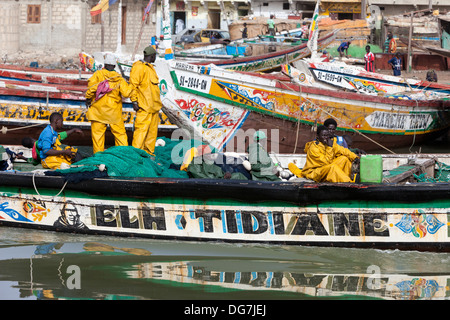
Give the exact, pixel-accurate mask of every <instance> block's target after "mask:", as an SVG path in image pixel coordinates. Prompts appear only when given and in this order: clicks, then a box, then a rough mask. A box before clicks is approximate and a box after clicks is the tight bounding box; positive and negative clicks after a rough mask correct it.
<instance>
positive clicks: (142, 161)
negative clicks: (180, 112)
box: [57, 137, 203, 178]
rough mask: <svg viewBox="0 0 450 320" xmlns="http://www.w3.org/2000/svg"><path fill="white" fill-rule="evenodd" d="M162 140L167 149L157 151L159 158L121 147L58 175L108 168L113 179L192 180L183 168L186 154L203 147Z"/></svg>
mask: <svg viewBox="0 0 450 320" xmlns="http://www.w3.org/2000/svg"><path fill="white" fill-rule="evenodd" d="M159 139H162V140H164V142H165V145H164V146H157V147H155V156H151V155H149V154H148V153H147V152H145V151H143V150H141V149H137V148H134V147H132V146H126V147H125V146H117V147H111V148H108V149H107V150H105V151H103V152H97V153H95V154H94V155H93V156H92V157H88V158H85V159H83V160H81V161H78V162H76V163H74V164H73V166H72V167H71V168H69V169H61V170H57V171H59V172H60V173H62V174H66V173H76V172H88V171H94V170H97V169H98V167H99V166H100V165H102V164H104V165H105V167H106V170H107V173H108V176H110V177H165V178H189V176H188V174H187V173H186V172H185V171H180V170H179V167H180V165H181V163H182V162H183V158H184V155H185V153H186V152H187V151H188V150H189V149H190V148H192V147H197V146H199V145H201V144H203V143H202V142H201V141H198V140H171V139H168V138H165V137H161V138H159Z"/></svg>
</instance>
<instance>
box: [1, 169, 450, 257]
mask: <svg viewBox="0 0 450 320" xmlns="http://www.w3.org/2000/svg"><path fill="white" fill-rule="evenodd" d="M0 176H1V177H0V178H1V181H2V186H1V187H0V191H1V196H0V224H1V225H6V226H14V227H25V228H36V229H44V230H52V231H61V232H72V233H82V234H98V235H112V236H124V237H143V238H158V239H175V240H189V241H224V242H242V243H243V242H263V243H271V244H288V245H307V246H327V247H360V248H379V249H404V250H423V251H438V252H449V251H450V240H449V232H450V229H449V228H450V223H449V222H450V220H449V215H450V214H449V213H448V207H450V201H449V200H448V199H449V198H450V184H448V183H439V184H427V183H424V184H416V185H413V184H411V185H370V184H369V185H352V184H315V183H313V184H311V183H306V184H302V183H292V182H257V181H245V182H243V181H236V180H209V179H153V178H147V179H126V178H123V179H111V178H106V179H101V178H96V179H93V180H89V181H88V182H80V183H77V184H75V183H70V182H69V183H67V184H66V183H65V181H64V179H63V178H62V177H50V176H39V175H36V176H33V175H32V174H5V173H0ZM33 186H34V187H33ZM58 193H59V194H58Z"/></svg>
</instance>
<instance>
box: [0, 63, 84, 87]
mask: <svg viewBox="0 0 450 320" xmlns="http://www.w3.org/2000/svg"><path fill="white" fill-rule="evenodd" d="M91 76H92V73H91V72H86V71H79V70H65V69H44V68H32V67H23V66H16V65H8V64H0V78H1V79H9V80H22V81H32V82H42V83H51V84H66V85H84V86H87V79H89V77H91Z"/></svg>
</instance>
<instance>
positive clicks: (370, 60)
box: [364, 45, 375, 72]
mask: <svg viewBox="0 0 450 320" xmlns="http://www.w3.org/2000/svg"><path fill="white" fill-rule="evenodd" d="M364 62H365V66H364V69H366V71H368V72H374V71H375V55H374V54H373V53H372V52H370V46H369V45H367V46H366V54H365V55H364Z"/></svg>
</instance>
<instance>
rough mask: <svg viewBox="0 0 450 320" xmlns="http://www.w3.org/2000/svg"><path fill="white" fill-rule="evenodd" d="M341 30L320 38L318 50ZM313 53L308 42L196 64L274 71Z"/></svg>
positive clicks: (332, 39)
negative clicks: (271, 50) (282, 48)
mask: <svg viewBox="0 0 450 320" xmlns="http://www.w3.org/2000/svg"><path fill="white" fill-rule="evenodd" d="M338 32H339V30H334V31H332V32H330V33H328V34H326V35H324V36H322V37H321V38H320V39H318V41H317V43H318V50H323V49H325V48H326V47H327V46H328V45H329V44H330V43H332V42H333V41H334V39H335V38H336V36H337V34H338ZM310 54H311V51H310V49H309V48H308V46H307V44H306V43H304V44H301V45H298V46H295V47H292V48H288V49H284V50H279V51H275V52H271V53H266V54H262V55H257V56H248V57H237V58H233V59H226V60H216V61H208V62H195V63H194V64H196V65H208V64H214V65H216V66H219V67H222V68H224V69H229V70H237V71H258V72H261V71H265V72H267V71H272V70H275V69H277V68H280V67H281V65H282V64H286V63H290V62H294V61H297V60H300V59H302V58H306V57H307V56H309V55H310Z"/></svg>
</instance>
